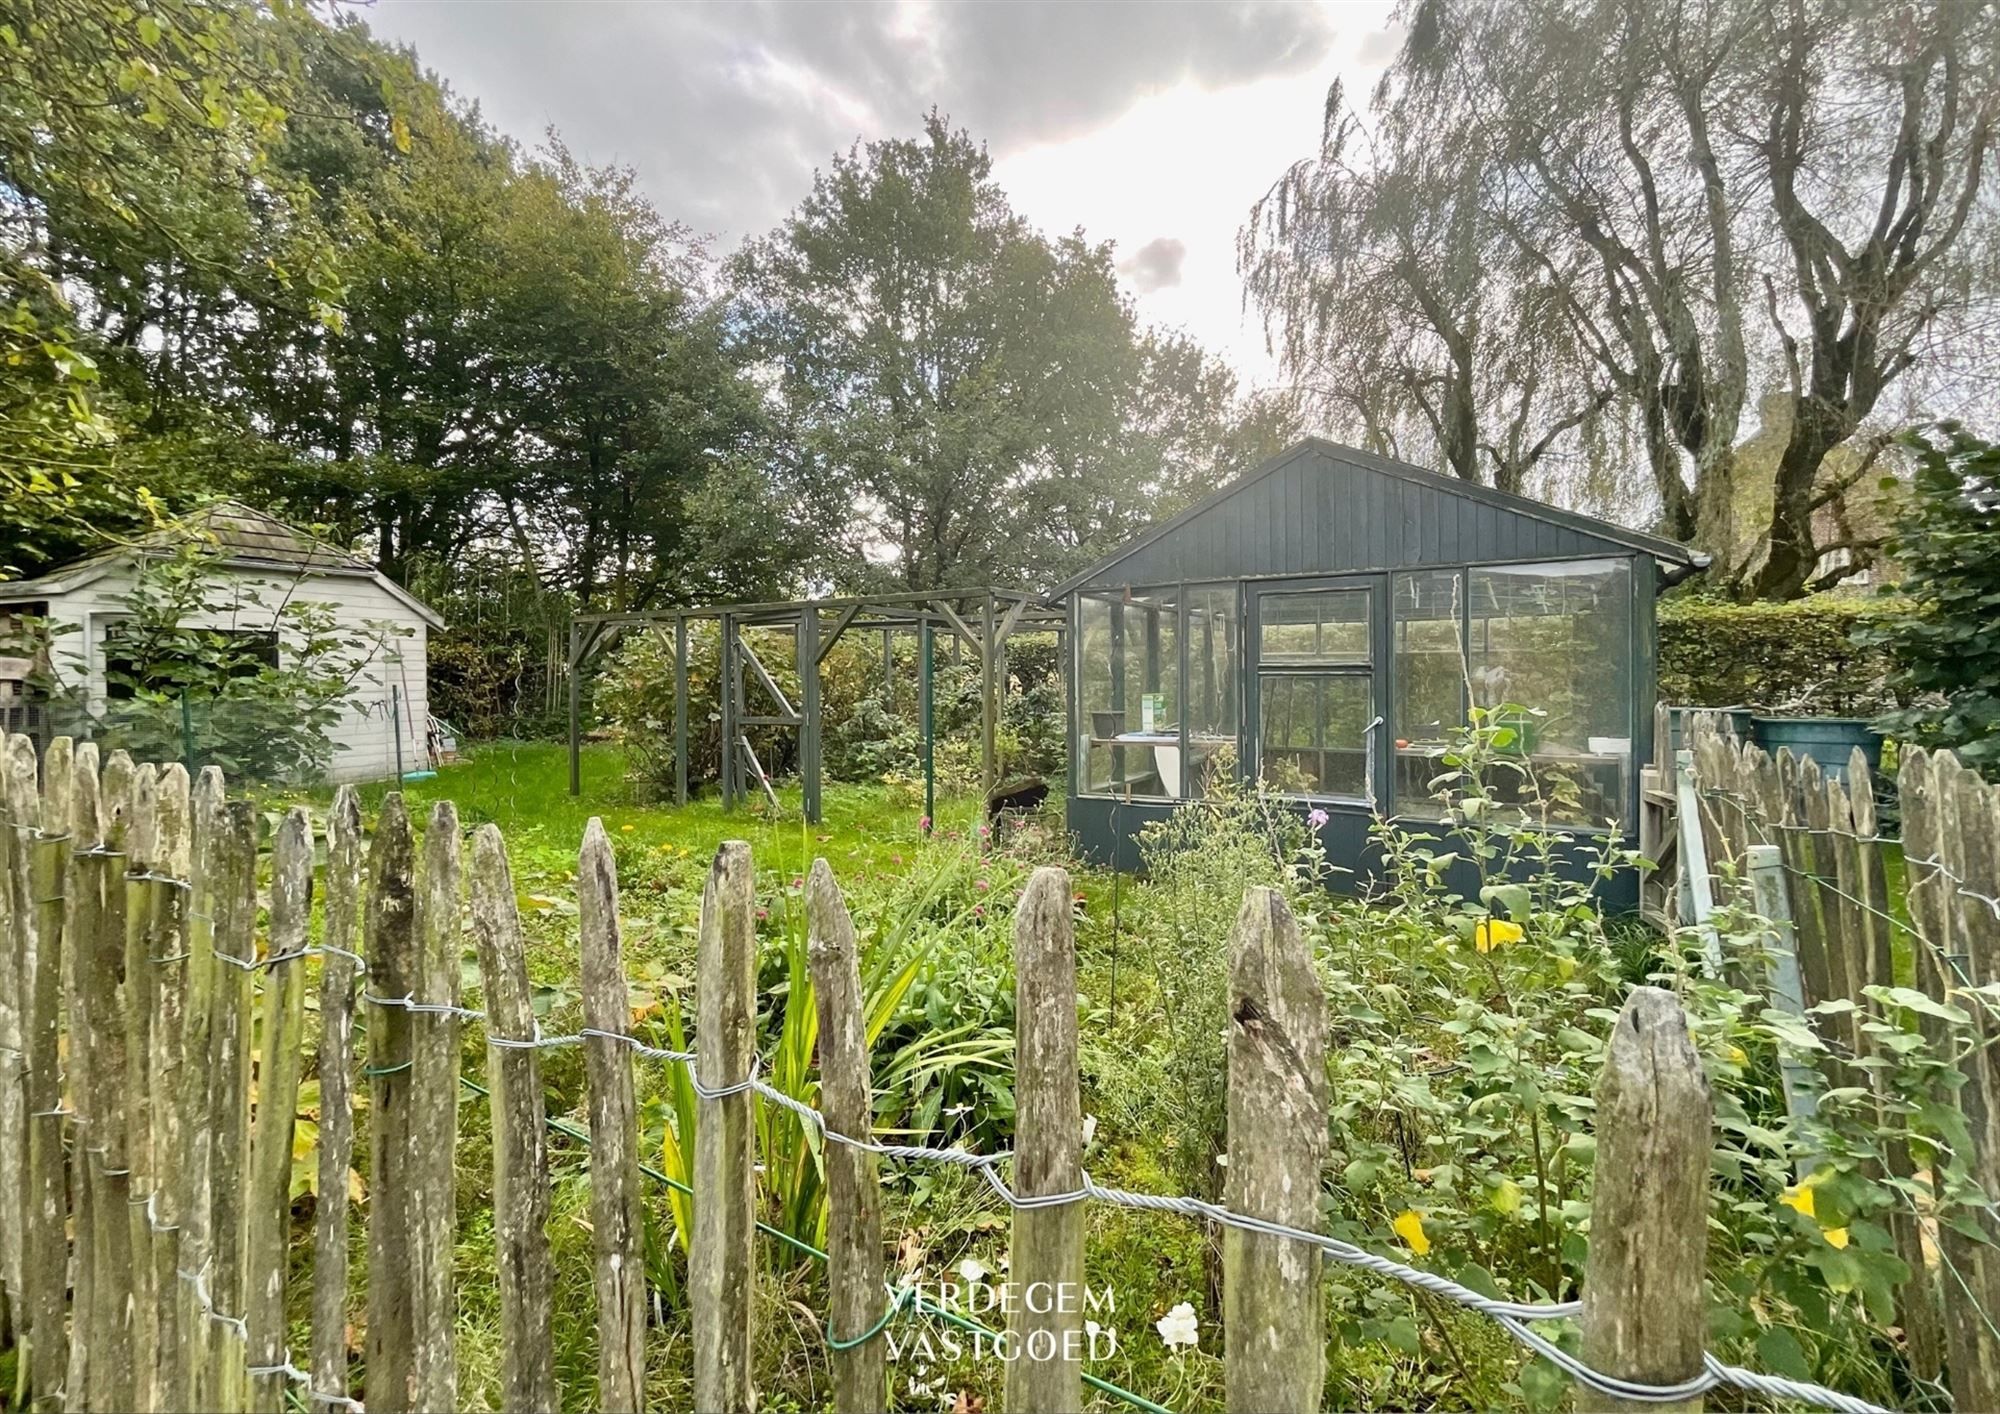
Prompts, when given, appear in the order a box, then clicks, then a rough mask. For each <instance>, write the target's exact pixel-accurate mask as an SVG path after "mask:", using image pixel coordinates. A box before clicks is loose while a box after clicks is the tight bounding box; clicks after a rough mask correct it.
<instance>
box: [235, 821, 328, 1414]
mask: <svg viewBox="0 0 2000 1414" xmlns="http://www.w3.org/2000/svg"><path fill="white" fill-rule="evenodd" d="M312 876H313V837H312V817H311V816H309V815H308V814H307V813H306V810H305V807H304V806H302V805H295V806H293V807H292V808H291V809H290V810H288V811H286V812H285V818H284V822H283V823H282V824H280V825H279V826H278V836H277V841H276V844H275V846H274V848H273V850H272V860H271V943H270V952H269V955H268V957H267V959H266V963H265V967H266V972H265V975H266V977H267V978H268V979H269V980H268V981H267V982H266V983H265V986H264V1051H263V1056H262V1058H261V1059H260V1061H259V1063H258V1066H257V1127H256V1130H255V1133H254V1134H253V1136H252V1139H251V1148H250V1192H249V1215H248V1234H249V1236H248V1247H247V1250H248V1262H249V1272H248V1281H247V1289H248V1292H249V1322H250V1332H249V1334H250V1363H251V1365H252V1366H254V1367H256V1368H258V1369H261V1370H271V1369H272V1367H274V1366H280V1365H285V1364H288V1363H290V1357H289V1353H288V1352H287V1350H286V1349H285V1326H286V1322H285V1268H286V1246H287V1243H286V1239H287V1237H289V1235H290V1232H291V1224H292V1131H293V1128H294V1127H295V1125H296V1123H297V1119H298V1108H299V1070H300V1067H301V1065H302V1063H303V1060H304V1052H305V1032H306V959H305V948H306V937H307V928H308V925H309V924H310V922H311V916H312ZM285 1387H286V1377H285V1375H284V1374H283V1373H282V1372H275V1373H266V1374H259V1375H254V1376H252V1377H251V1381H250V1407H251V1408H252V1409H255V1410H261V1411H266V1414H281V1411H282V1410H283V1409H284V1407H285Z"/></svg>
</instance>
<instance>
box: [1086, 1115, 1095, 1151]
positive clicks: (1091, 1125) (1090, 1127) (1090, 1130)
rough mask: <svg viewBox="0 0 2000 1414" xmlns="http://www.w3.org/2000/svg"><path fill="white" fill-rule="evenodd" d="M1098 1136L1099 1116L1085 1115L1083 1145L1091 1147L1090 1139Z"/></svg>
mask: <svg viewBox="0 0 2000 1414" xmlns="http://www.w3.org/2000/svg"><path fill="white" fill-rule="evenodd" d="M1096 1137H1097V1116H1096V1115H1085V1116H1084V1117H1083V1147H1084V1148H1086V1149H1088V1148H1089V1147H1090V1141H1091V1140H1093V1139H1095V1138H1096Z"/></svg>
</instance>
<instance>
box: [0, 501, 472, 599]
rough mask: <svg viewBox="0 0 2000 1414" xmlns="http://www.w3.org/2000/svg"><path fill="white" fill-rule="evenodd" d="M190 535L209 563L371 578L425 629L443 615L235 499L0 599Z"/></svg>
mask: <svg viewBox="0 0 2000 1414" xmlns="http://www.w3.org/2000/svg"><path fill="white" fill-rule="evenodd" d="M190 540H201V541H205V542H207V544H208V545H209V546H210V548H211V549H212V550H213V552H214V554H215V557H216V558H215V562H216V563H217V564H218V565H221V566H223V567H225V568H228V569H241V570H250V571H256V570H264V571H271V572H276V573H280V574H288V575H299V574H313V575H329V576H333V577H335V578H352V579H368V580H373V581H374V582H375V583H376V584H378V585H380V586H381V587H382V588H383V589H384V590H385V591H386V592H387V593H388V594H389V595H390V596H391V597H392V598H394V599H396V600H397V601H398V602H400V603H402V604H404V605H406V606H407V607H408V608H409V609H410V611H411V612H412V613H414V614H415V615H416V616H417V617H418V618H421V619H422V620H424V622H426V623H428V624H429V625H430V626H431V627H432V628H443V627H444V619H443V618H442V617H441V616H440V615H439V614H438V612H437V611H436V610H435V609H433V608H431V607H430V605H428V604H426V603H424V602H423V601H422V600H421V599H419V598H417V597H416V596H415V595H414V594H412V593H410V592H409V590H407V589H405V588H403V586H402V585H400V584H398V583H396V581H395V580H393V579H391V578H389V576H387V575H386V574H383V573H382V571H380V570H379V569H377V568H375V566H373V565H371V564H369V563H368V561H366V560H364V559H362V558H361V557H360V556H359V555H356V554H354V553H353V552H352V551H349V550H344V549H342V548H341V547H339V546H338V545H334V544H332V543H330V542H329V541H325V540H321V539H319V538H318V537H317V536H314V535H310V534H308V533H306V532H305V531H303V530H300V529H299V528H298V527H296V526H292V525H287V524H286V523H285V522H284V521H281V520H279V519H278V518H277V517H276V516H273V515H270V514H268V513H266V512H264V511H260V510H257V509H255V508H253V507H251V506H246V505H244V504H243V503H242V502H241V501H229V500H223V501H213V502H211V503H209V504H208V505H206V506H203V507H201V508H199V509H198V510H194V511H190V512H189V513H188V514H186V515H184V516H181V517H179V518H178V519H176V520H174V521H171V522H169V523H168V524H166V525H163V526H161V527H160V528H159V529H157V530H154V531H150V532H148V533H147V534H145V535H142V536H140V537H138V538H137V539H136V540H132V541H130V542H128V543H126V544H123V545H115V546H112V547H111V548H110V549H106V550H100V551H98V552H97V553H95V554H92V555H86V556H84V557H83V558H82V559H80V560H72V561H70V562H69V563H68V564H66V565H62V566H59V567H58V568H56V569H53V570H50V571H49V572H48V573H47V574H44V575H39V576H37V577H36V578H34V579H26V580H18V581H15V582H14V583H11V584H8V583H0V597H4V598H6V599H9V600H20V599H40V598H48V597H53V596H56V595H61V594H67V593H69V592H71V591H72V590H76V589H81V588H83V587H84V586H85V585H88V584H90V583H92V582H93V581H95V580H97V579H101V578H102V577H103V576H104V575H105V574H107V573H109V572H110V571H111V570H113V569H115V568H117V567H118V566H119V565H122V564H126V563H129V562H130V561H132V560H133V559H134V558H135V557H137V556H141V555H144V556H148V557H151V558H162V557H165V556H167V555H171V554H172V553H173V552H174V551H175V550H176V549H178V548H179V547H180V546H182V545H184V544H186V543H187V542H188V541H190Z"/></svg>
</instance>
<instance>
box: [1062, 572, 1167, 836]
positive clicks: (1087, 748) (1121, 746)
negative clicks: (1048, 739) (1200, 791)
mask: <svg viewBox="0 0 2000 1414" xmlns="http://www.w3.org/2000/svg"><path fill="white" fill-rule="evenodd" d="M1179 613H1180V611H1179V606H1178V604H1177V603H1176V601H1175V598H1174V596H1173V594H1172V592H1171V591H1158V592H1140V591H1135V592H1133V593H1132V594H1130V595H1129V596H1127V595H1121V596H1119V597H1117V598H1115V599H1114V598H1108V597H1103V596H1098V595H1088V594H1087V595H1083V596H1081V602H1080V604H1079V605H1078V609H1077V643H1076V655H1077V666H1076V673H1077V701H1078V705H1079V707H1080V708H1081V709H1082V714H1081V721H1080V723H1079V733H1078V734H1079V741H1078V748H1079V749H1078V759H1079V760H1080V761H1081V762H1082V763H1083V767H1082V780H1081V786H1082V789H1083V790H1084V792H1085V793H1087V794H1092V795H1117V796H1131V797H1134V798H1139V797H1144V798H1151V799H1167V800H1171V799H1175V798H1177V797H1178V796H1180V794H1181V793H1182V784H1183V781H1182V776H1183V771H1182V765H1183V763H1182V760H1181V726H1180V722H1181V659H1180V618H1179Z"/></svg>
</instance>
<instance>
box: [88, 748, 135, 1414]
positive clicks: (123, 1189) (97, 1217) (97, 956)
mask: <svg viewBox="0 0 2000 1414" xmlns="http://www.w3.org/2000/svg"><path fill="white" fill-rule="evenodd" d="M131 812H132V758H131V757H130V756H128V755H127V754H126V753H125V752H123V751H114V752H112V753H111V754H110V755H109V756H108V757H106V758H105V761H104V770H103V773H102V779H101V784H100V786H99V797H98V820H99V828H100V830H101V832H102V839H101V843H100V845H99V848H98V852H97V854H96V856H95V857H94V858H93V859H92V860H91V861H90V864H91V869H90V873H91V874H92V875H93V876H94V878H93V879H92V881H91V884H90V888H91V889H92V891H93V892H94V893H95V894H96V895H97V927H96V930H95V936H94V937H92V938H91V939H90V940H89V943H88V947H89V951H88V953H86V954H83V955H81V956H79V957H78V959H77V968H78V977H79V979H80V981H81V983H82V985H81V986H80V987H79V991H80V993H81V995H82V997H83V1001H84V1011H85V1017H86V1019H87V1020H88V1022H89V1024H90V1027H91V1029H92V1031H93V1032H94V1033H95V1034H94V1035H93V1036H92V1038H91V1057H92V1059H91V1099H90V1108H91V1131H92V1132H91V1133H90V1134H89V1135H88V1136H86V1138H85V1141H84V1143H83V1145H82V1147H83V1148H84V1149H85V1150H87V1151H88V1153H89V1162H88V1164H86V1165H85V1166H84V1167H85V1168H87V1170H88V1171H89V1174H90V1184H91V1220H92V1227H93V1232H92V1236H91V1245H92V1247H93V1248H94V1249H95V1250H96V1287H95V1292H94V1298H93V1302H92V1305H93V1308H94V1309H93V1312H92V1317H91V1326H92V1337H93V1338H92V1349H91V1352H90V1362H91V1363H90V1367H89V1370H90V1389H91V1407H92V1408H94V1409H131V1408H134V1407H136V1406H135V1392H134V1384H133V1378H132V1376H133V1368H132V1367H133V1358H132V1357H133V1350H132V1213H131V1198H132V1164H131V1143H130V1136H129V1135H128V1134H127V1132H126V1127H125V1113H126V1110H125V1106H126V1094H127V1092H128V1091H129V1090H130V1088H131V1085H132V1082H133V1081H134V1080H135V1079H136V1078H137V1077H135V1076H132V1075H131V1074H130V1073H129V1072H128V1071H127V1069H126V1065H127V1061H128V1059H129V1055H130V1036H129V1034H128V1031H127V1026H126V1014H125V996H124V992H125V921H126V920H125V858H126V848H125V846H126V839H127V835H128V834H129V830H130V824H131Z"/></svg>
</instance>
